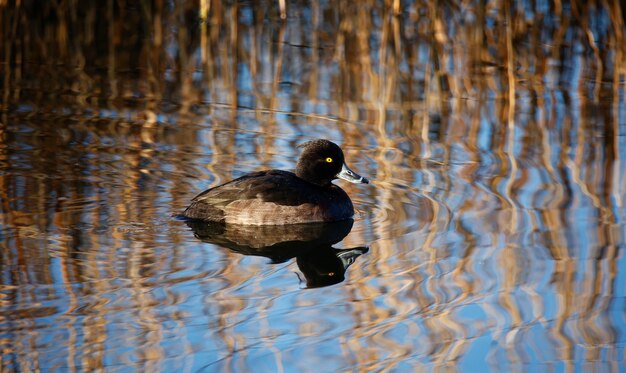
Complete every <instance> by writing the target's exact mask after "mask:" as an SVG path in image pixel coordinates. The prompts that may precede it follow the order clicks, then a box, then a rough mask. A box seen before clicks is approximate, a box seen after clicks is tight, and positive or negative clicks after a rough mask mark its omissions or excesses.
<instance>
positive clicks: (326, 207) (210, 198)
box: [183, 140, 368, 225]
mask: <svg viewBox="0 0 626 373" xmlns="http://www.w3.org/2000/svg"><path fill="white" fill-rule="evenodd" d="M301 147H303V148H304V150H303V152H302V155H301V156H300V159H299V160H298V164H297V166H296V172H295V174H294V173H292V172H288V171H281V170H269V171H259V172H253V173H250V174H247V175H244V176H242V177H240V178H238V179H235V180H232V181H230V182H227V183H225V184H222V185H220V186H217V187H214V188H211V189H209V190H206V191H204V192H202V193H200V194H199V195H197V196H196V197H195V198H194V199H193V200H192V202H191V204H190V205H189V207H187V209H186V210H185V212H183V216H185V217H187V218H191V219H200V220H206V221H213V222H221V223H232V224H246V225H279V224H295V223H312V222H330V221H338V220H344V219H350V218H352V216H353V215H354V207H353V206H352V201H350V197H348V195H347V194H346V192H344V191H343V190H342V189H341V188H339V187H338V186H336V185H334V184H333V183H332V182H331V181H332V180H334V179H336V178H338V177H340V178H342V179H345V180H348V181H350V182H353V183H368V181H367V179H365V178H363V177H361V176H359V175H357V174H355V173H354V172H353V171H352V170H350V169H349V168H348V166H347V165H346V164H345V161H344V156H343V152H342V151H341V148H339V146H337V145H336V144H334V143H332V142H330V141H328V140H313V141H309V142H307V143H305V144H302V145H301Z"/></svg>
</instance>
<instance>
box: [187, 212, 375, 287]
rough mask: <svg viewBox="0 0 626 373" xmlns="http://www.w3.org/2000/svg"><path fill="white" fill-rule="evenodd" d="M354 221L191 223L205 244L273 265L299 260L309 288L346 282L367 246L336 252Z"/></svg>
mask: <svg viewBox="0 0 626 373" xmlns="http://www.w3.org/2000/svg"><path fill="white" fill-rule="evenodd" d="M352 224H353V220H352V219H350V220H344V221H340V222H335V223H318V224H292V225H268V226H250V225H248V226H246V225H233V224H220V223H210V222H203V221H198V220H188V221H187V225H189V227H191V229H192V231H193V232H194V235H195V236H196V237H197V238H199V239H201V240H202V241H203V242H207V243H211V244H216V245H219V246H223V247H226V248H228V249H230V250H232V251H235V252H238V253H241V254H244V255H255V256H264V257H266V258H270V259H271V260H272V262H273V263H282V262H286V261H287V260H289V259H291V258H294V257H295V258H296V263H297V264H298V267H299V268H300V270H301V271H302V273H303V274H304V277H305V278H306V283H307V287H309V288H312V287H322V286H328V285H333V284H337V283H339V282H341V281H343V280H344V279H345V272H346V269H347V268H348V267H349V266H350V265H351V264H352V263H354V261H355V260H356V258H357V257H358V256H359V255H361V254H363V253H366V252H367V251H368V248H367V247H355V248H352V249H343V250H339V249H335V248H333V247H332V245H333V244H335V243H337V242H340V241H341V240H343V238H344V237H346V236H347V235H348V233H350V230H351V229H352Z"/></svg>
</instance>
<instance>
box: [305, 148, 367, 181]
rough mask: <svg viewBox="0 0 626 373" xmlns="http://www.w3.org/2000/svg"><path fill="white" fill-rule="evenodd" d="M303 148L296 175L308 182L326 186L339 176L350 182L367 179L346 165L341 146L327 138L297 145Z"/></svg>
mask: <svg viewBox="0 0 626 373" xmlns="http://www.w3.org/2000/svg"><path fill="white" fill-rule="evenodd" d="M299 147H300V148H303V149H304V150H303V151H302V154H301V155H300V159H298V164H297V165H296V175H297V176H298V177H300V178H302V179H304V180H306V181H308V182H310V183H313V184H317V185H320V186H327V185H329V184H330V182H331V181H333V180H334V179H337V178H340V179H344V180H346V181H349V182H351V183H356V184H367V183H369V181H368V180H367V179H366V178H364V177H363V176H360V175H358V174H357V173H355V172H354V171H352V170H351V169H350V168H349V167H348V165H346V162H345V159H344V156H343V151H342V150H341V148H340V147H339V146H338V145H337V144H335V143H333V142H330V141H328V140H321V139H320V140H312V141H308V142H305V143H304V144H302V145H300V146H299Z"/></svg>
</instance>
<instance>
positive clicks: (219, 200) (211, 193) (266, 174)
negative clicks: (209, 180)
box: [183, 170, 314, 221]
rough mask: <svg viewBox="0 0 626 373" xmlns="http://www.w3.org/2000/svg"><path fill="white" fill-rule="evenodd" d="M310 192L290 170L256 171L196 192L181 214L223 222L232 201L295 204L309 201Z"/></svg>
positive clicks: (307, 186) (304, 183)
mask: <svg viewBox="0 0 626 373" xmlns="http://www.w3.org/2000/svg"><path fill="white" fill-rule="evenodd" d="M313 195H314V194H313V193H311V186H310V185H309V184H308V183H307V182H305V181H304V180H302V179H300V178H298V177H297V176H296V175H295V174H293V173H291V172H287V171H281V170H270V171H259V172H254V173H251V174H247V175H244V176H242V177H240V178H238V179H235V180H232V181H230V182H228V183H226V184H223V185H220V186H217V187H214V188H211V189H208V190H206V191H204V192H202V193H200V194H198V195H197V196H196V197H195V198H194V199H193V200H192V201H191V204H190V205H189V207H188V208H187V209H186V210H185V212H184V213H183V215H184V216H186V217H188V218H193V219H203V220H210V221H224V210H225V209H226V208H227V207H228V205H230V204H232V203H234V202H238V203H239V202H241V201H245V200H258V201H262V202H272V203H275V204H278V205H286V206H295V205H299V204H302V203H306V202H310V200H311V198H313Z"/></svg>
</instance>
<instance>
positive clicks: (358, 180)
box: [337, 163, 369, 184]
mask: <svg viewBox="0 0 626 373" xmlns="http://www.w3.org/2000/svg"><path fill="white" fill-rule="evenodd" d="M337 177H338V178H340V179H344V180H346V181H349V182H351V183H355V184H369V180H367V179H366V178H364V177H363V176H361V175H359V174H357V173H356V172H354V171H352V170H351V169H350V168H349V167H348V166H346V164H345V163H344V164H343V166H342V167H341V172H339V173H338V174H337Z"/></svg>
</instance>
